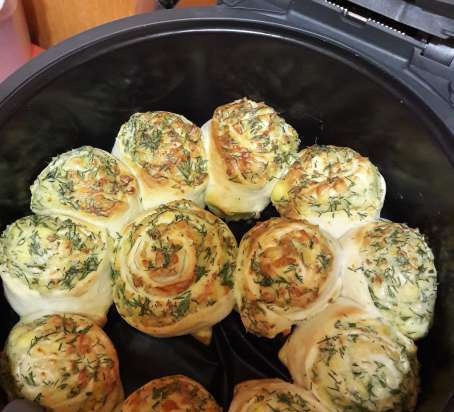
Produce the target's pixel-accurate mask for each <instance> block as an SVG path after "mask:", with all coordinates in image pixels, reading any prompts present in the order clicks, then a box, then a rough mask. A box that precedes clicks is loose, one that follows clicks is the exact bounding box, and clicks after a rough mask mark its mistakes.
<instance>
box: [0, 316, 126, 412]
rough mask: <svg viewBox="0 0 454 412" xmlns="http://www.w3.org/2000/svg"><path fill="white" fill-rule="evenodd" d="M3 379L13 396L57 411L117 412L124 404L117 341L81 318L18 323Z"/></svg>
mask: <svg viewBox="0 0 454 412" xmlns="http://www.w3.org/2000/svg"><path fill="white" fill-rule="evenodd" d="M2 368H3V372H4V374H3V379H4V380H5V382H4V383H5V386H6V388H7V390H8V392H9V395H10V396H11V397H12V398H15V397H21V398H25V399H28V400H31V401H34V402H36V403H38V404H39V405H41V406H43V407H45V408H46V410H51V411H54V412H80V411H84V412H88V411H91V412H113V411H114V410H115V409H116V408H117V407H119V406H120V405H121V402H122V401H123V387H122V384H121V381H120V375H119V371H118V358H117V354H116V352H115V348H114V347H113V345H112V342H111V341H110V340H109V338H108V337H107V335H106V334H105V333H104V332H103V331H102V329H101V328H100V327H98V326H96V325H95V324H94V323H93V322H92V321H90V320H89V319H87V318H84V317H82V316H78V315H68V314H67V315H49V316H44V317H41V318H39V319H35V320H34V321H32V322H28V323H24V322H21V323H18V324H17V325H16V326H15V327H14V328H13V329H12V330H11V332H10V334H9V337H8V340H7V342H6V346H5V352H4V353H3V357H2Z"/></svg>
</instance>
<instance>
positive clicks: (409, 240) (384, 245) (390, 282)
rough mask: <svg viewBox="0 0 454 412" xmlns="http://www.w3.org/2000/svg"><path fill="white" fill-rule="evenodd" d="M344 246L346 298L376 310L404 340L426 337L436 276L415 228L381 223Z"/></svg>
mask: <svg viewBox="0 0 454 412" xmlns="http://www.w3.org/2000/svg"><path fill="white" fill-rule="evenodd" d="M341 243H342V246H343V249H344V256H345V270H344V274H343V279H344V286H343V295H344V296H347V297H350V298H351V299H353V300H356V301H357V302H358V303H360V304H362V305H363V306H366V305H367V306H369V307H372V308H374V307H375V308H377V309H378V310H379V311H380V313H381V315H382V316H383V317H384V318H386V319H387V320H389V321H390V322H391V323H392V324H393V325H394V326H395V327H397V328H398V329H399V330H400V331H401V332H402V333H403V334H404V335H406V336H408V337H409V338H412V339H418V338H421V337H422V336H424V335H425V334H426V333H427V331H428V330H429V327H430V325H431V323H432V317H433V312H434V306H435V299H436V295H437V271H436V269H435V266H434V257H433V254H432V251H431V250H430V248H429V246H428V245H427V243H426V241H425V240H424V236H423V235H422V234H421V233H419V231H418V230H417V229H411V228H409V227H408V226H407V225H405V224H400V223H393V222H390V221H386V220H379V221H376V222H372V223H367V224H365V225H363V226H360V227H359V228H357V229H353V230H352V231H350V232H348V233H346V234H345V235H344V236H343V237H342V239H341Z"/></svg>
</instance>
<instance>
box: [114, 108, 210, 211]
mask: <svg viewBox="0 0 454 412" xmlns="http://www.w3.org/2000/svg"><path fill="white" fill-rule="evenodd" d="M112 154H113V155H114V156H116V157H118V158H119V159H121V160H122V161H124V162H125V163H126V164H127V165H128V166H129V167H130V168H131V170H132V171H133V172H134V174H135V175H136V177H137V180H138V182H139V186H140V189H141V190H140V192H141V195H142V202H143V205H144V207H145V209H149V208H153V207H157V206H159V205H161V204H163V203H168V202H170V201H172V200H179V199H189V200H192V201H194V202H195V203H196V204H197V205H198V206H200V207H203V206H204V205H205V203H204V200H203V197H204V194H205V189H206V186H207V183H208V171H207V160H206V154H205V149H204V147H203V143H202V133H201V131H200V129H199V128H198V127H197V126H196V125H195V124H194V123H192V122H190V121H189V120H188V119H186V118H185V117H183V116H181V115H179V114H175V113H169V112H147V113H135V114H133V115H132V116H131V118H130V119H129V120H128V121H127V122H126V123H125V124H123V126H121V129H120V132H119V133H118V136H117V139H116V141H115V145H114V147H113V149H112Z"/></svg>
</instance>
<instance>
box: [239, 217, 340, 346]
mask: <svg viewBox="0 0 454 412" xmlns="http://www.w3.org/2000/svg"><path fill="white" fill-rule="evenodd" d="M339 249H340V247H339V244H338V242H337V241H336V240H335V239H334V238H332V237H331V236H330V235H329V234H328V233H326V232H324V231H322V230H320V229H319V228H318V226H315V225H311V224H310V223H307V222H305V221H299V220H291V219H285V218H274V219H270V220H268V221H265V222H262V223H259V224H257V225H256V226H255V227H254V228H252V229H251V230H250V231H249V232H248V233H247V234H246V235H245V236H244V237H243V239H242V240H241V243H240V248H239V251H238V259H237V268H236V271H235V298H236V302H237V306H238V308H239V311H240V314H241V319H242V321H243V324H244V326H245V327H246V329H247V330H248V331H250V332H252V333H255V334H256V335H259V336H266V337H268V338H273V337H275V336H276V335H277V334H278V333H281V332H284V333H288V332H290V329H291V326H292V325H294V324H296V323H298V322H299V321H302V320H303V319H305V318H307V317H309V316H312V315H313V314H315V313H317V312H319V311H321V310H323V309H324V308H325V306H326V305H327V304H328V302H329V301H330V300H331V299H333V298H335V297H336V296H337V295H338V293H339V291H340V286H341V284H340V275H341V270H342V267H341V260H340V253H339Z"/></svg>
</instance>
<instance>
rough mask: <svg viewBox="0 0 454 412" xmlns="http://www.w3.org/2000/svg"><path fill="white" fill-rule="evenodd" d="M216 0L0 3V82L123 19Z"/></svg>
mask: <svg viewBox="0 0 454 412" xmlns="http://www.w3.org/2000/svg"><path fill="white" fill-rule="evenodd" d="M215 4H216V0H89V1H87V0H0V82H1V81H2V80H3V79H4V78H6V77H7V76H8V75H9V74H11V73H12V72H13V71H15V70H16V69H17V68H18V67H20V66H21V65H22V64H24V63H26V62H27V61H28V60H29V59H31V58H32V57H34V56H36V55H37V54H39V53H40V52H42V50H44V49H47V48H49V47H52V46H54V45H55V44H57V43H59V42H61V41H63V40H65V39H67V38H68V37H71V36H74V35H76V34H78V33H80V32H82V31H85V30H88V29H90V28H92V27H95V26H99V25H100V24H104V23H107V22H110V21H113V20H117V19H120V18H122V17H127V16H132V15H134V14H139V13H147V12H152V11H154V10H157V9H162V8H172V7H207V6H213V5H215Z"/></svg>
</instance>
